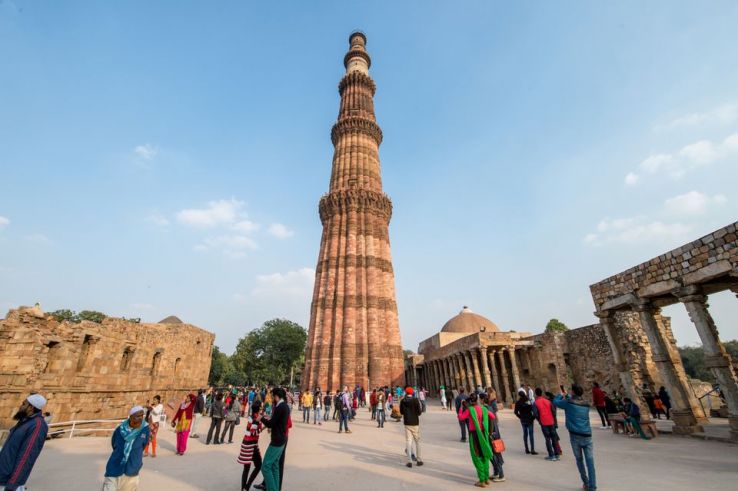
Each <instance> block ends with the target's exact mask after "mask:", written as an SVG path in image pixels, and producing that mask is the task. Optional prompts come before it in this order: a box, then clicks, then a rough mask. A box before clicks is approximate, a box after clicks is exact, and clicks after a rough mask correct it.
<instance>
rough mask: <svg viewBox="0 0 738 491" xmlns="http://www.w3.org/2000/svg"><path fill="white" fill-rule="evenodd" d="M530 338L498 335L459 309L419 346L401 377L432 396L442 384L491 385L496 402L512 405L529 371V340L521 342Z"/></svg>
mask: <svg viewBox="0 0 738 491" xmlns="http://www.w3.org/2000/svg"><path fill="white" fill-rule="evenodd" d="M530 336H531V334H530V333H527V332H526V333H520V332H515V331H508V332H503V331H502V330H501V329H500V328H499V326H498V325H497V324H495V323H494V322H492V321H491V320H489V319H488V318H487V317H485V316H483V315H480V314H477V313H475V312H473V311H472V310H471V309H470V308H469V307H467V306H464V307H463V308H462V309H461V311H460V312H459V313H458V314H456V315H455V316H453V317H452V318H450V319H449V320H448V321H447V322H446V323H445V324H444V325H443V327H442V328H441V330H440V331H439V332H437V333H436V334H434V335H433V336H431V337H429V338H428V339H425V340H423V341H421V342H420V345H419V346H418V354H417V355H411V356H410V357H408V359H407V360H406V366H405V369H406V372H405V378H406V380H407V381H408V382H410V383H413V385H420V386H423V387H425V388H426V389H429V390H431V391H433V392H434V393H435V392H437V391H438V390H439V389H440V387H441V386H444V387H445V388H447V387H454V388H457V387H464V388H466V389H467V390H470V389H475V388H478V387H493V388H494V389H495V390H496V391H497V393H498V396H499V399H500V400H503V401H505V402H512V401H513V400H514V397H515V390H516V388H517V387H519V386H520V375H521V373H527V372H528V371H530V359H529V357H528V356H527V355H528V352H527V349H528V348H529V347H531V346H532V345H533V341H531V340H528V339H525V338H529V337H530ZM526 364H527V365H526ZM526 367H527V368H526Z"/></svg>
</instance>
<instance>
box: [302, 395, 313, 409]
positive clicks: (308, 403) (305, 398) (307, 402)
mask: <svg viewBox="0 0 738 491" xmlns="http://www.w3.org/2000/svg"><path fill="white" fill-rule="evenodd" d="M300 400H301V401H302V407H312V405H313V394H311V393H310V392H306V393H304V394H303V395H302V399H300Z"/></svg>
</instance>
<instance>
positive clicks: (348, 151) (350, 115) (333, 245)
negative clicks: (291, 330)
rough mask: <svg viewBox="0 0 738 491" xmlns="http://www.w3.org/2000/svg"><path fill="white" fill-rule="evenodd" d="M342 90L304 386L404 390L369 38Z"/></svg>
mask: <svg viewBox="0 0 738 491" xmlns="http://www.w3.org/2000/svg"><path fill="white" fill-rule="evenodd" d="M349 44H350V48H349V51H348V53H346V56H345V57H344V59H343V64H344V66H345V67H346V75H344V77H343V78H342V79H341V82H340V83H339V84H338V91H339V93H340V94H341V105H340V108H339V111H338V121H336V124H335V125H333V129H332V131H331V140H332V141H333V146H334V148H335V150H334V154H333V170H332V172H331V182H330V190H329V192H328V194H326V195H324V196H323V197H322V198H321V199H320V206H319V210H320V221H321V222H322V224H323V236H322V238H321V240H320V254H319V256H318V265H317V267H316V271H315V288H314V290H313V300H312V305H311V309H310V328H309V331H308V344H307V350H306V353H305V369H304V371H303V374H302V387H303V388H308V387H309V388H314V387H316V386H320V387H321V389H323V390H336V389H339V388H340V387H341V386H343V385H348V386H349V387H353V386H354V385H361V386H363V387H364V388H370V387H374V386H379V385H388V384H392V385H395V384H403V383H404V374H403V355H402V344H401V341H400V326H399V322H398V319H397V302H396V300H395V278H394V273H393V269H392V257H391V254H390V242H389V221H390V217H391V215H392V202H391V201H390V199H389V198H388V197H387V195H385V194H384V193H383V192H382V178H381V171H380V165H379V144H380V143H382V130H381V129H380V128H379V125H377V123H376V118H375V116H374V100H373V97H374V92H375V91H376V84H375V83H374V80H372V78H371V77H370V76H369V67H370V65H371V59H370V58H369V54H368V53H367V52H366V36H365V35H364V34H363V33H361V32H354V33H352V34H351V36H350V37H349Z"/></svg>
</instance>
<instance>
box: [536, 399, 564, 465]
mask: <svg viewBox="0 0 738 491" xmlns="http://www.w3.org/2000/svg"><path fill="white" fill-rule="evenodd" d="M535 405H536V409H537V411H536V413H537V415H538V416H537V419H538V423H539V424H540V425H541V432H542V433H543V438H544V439H545V440H546V451H547V452H548V457H546V460H549V461H551V462H555V461H557V460H559V457H558V455H556V452H555V451H554V439H555V437H554V432H555V431H556V430H555V429H554V425H555V423H556V422H555V420H554V415H553V404H551V401H549V400H548V399H546V398H545V397H543V390H541V388H540V387H536V400H535Z"/></svg>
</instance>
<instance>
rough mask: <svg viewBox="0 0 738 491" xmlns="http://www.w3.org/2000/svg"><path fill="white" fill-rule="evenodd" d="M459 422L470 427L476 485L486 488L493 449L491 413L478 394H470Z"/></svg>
mask: <svg viewBox="0 0 738 491" xmlns="http://www.w3.org/2000/svg"><path fill="white" fill-rule="evenodd" d="M458 417H459V421H462V422H464V423H465V424H467V425H468V426H469V453H470V454H471V458H472V463H473V464H474V468H475V469H476V471H477V478H478V479H479V480H478V481H477V482H476V483H474V485H475V486H476V487H478V488H486V487H487V485H489V463H490V460H492V447H491V446H490V444H489V412H488V411H487V408H486V407H484V406H483V405H480V404H479V401H478V396H477V393H476V392H472V393H471V394H469V398H468V399H467V400H466V401H464V403H463V404H462V407H461V411H459V413H458Z"/></svg>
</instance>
